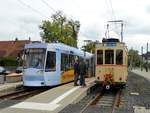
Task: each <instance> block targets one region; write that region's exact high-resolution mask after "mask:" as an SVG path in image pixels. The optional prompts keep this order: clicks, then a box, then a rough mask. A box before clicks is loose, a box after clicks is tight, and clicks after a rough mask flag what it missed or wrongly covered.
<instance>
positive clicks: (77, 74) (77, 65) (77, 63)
mask: <svg viewBox="0 0 150 113" xmlns="http://www.w3.org/2000/svg"><path fill="white" fill-rule="evenodd" d="M78 77H79V62H78V59H76V61H75V63H74V86H78V84H77V82H78Z"/></svg>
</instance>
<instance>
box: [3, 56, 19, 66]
mask: <svg viewBox="0 0 150 113" xmlns="http://www.w3.org/2000/svg"><path fill="white" fill-rule="evenodd" d="M17 64H18V61H17V59H16V58H14V57H4V58H0V65H2V66H17Z"/></svg>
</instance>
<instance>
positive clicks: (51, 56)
mask: <svg viewBox="0 0 150 113" xmlns="http://www.w3.org/2000/svg"><path fill="white" fill-rule="evenodd" d="M55 70H56V53H55V52H51V51H48V52H47V59H46V71H55Z"/></svg>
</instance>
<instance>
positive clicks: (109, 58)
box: [105, 50, 114, 64]
mask: <svg viewBox="0 0 150 113" xmlns="http://www.w3.org/2000/svg"><path fill="white" fill-rule="evenodd" d="M105 64H114V51H113V50H106V51H105Z"/></svg>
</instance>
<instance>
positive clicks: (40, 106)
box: [0, 78, 95, 113]
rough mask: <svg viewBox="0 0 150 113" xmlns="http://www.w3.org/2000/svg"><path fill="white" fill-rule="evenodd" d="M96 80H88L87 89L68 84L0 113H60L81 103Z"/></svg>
mask: <svg viewBox="0 0 150 113" xmlns="http://www.w3.org/2000/svg"><path fill="white" fill-rule="evenodd" d="M94 81H95V78H86V85H87V86H86V87H81V86H74V85H73V83H68V84H65V85H61V86H58V87H55V88H52V89H50V90H48V91H46V92H43V93H41V94H38V95H36V96H34V97H31V98H29V99H27V100H25V101H24V102H20V103H18V104H15V105H13V106H10V107H8V108H5V109H2V110H1V111H0V113H58V112H59V111H61V110H62V109H63V108H65V107H66V106H67V105H69V104H71V103H77V102H79V101H80V100H81V99H82V98H83V97H85V96H86V95H87V94H88V93H89V91H90V88H91V87H92V86H94V85H95V83H94Z"/></svg>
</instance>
